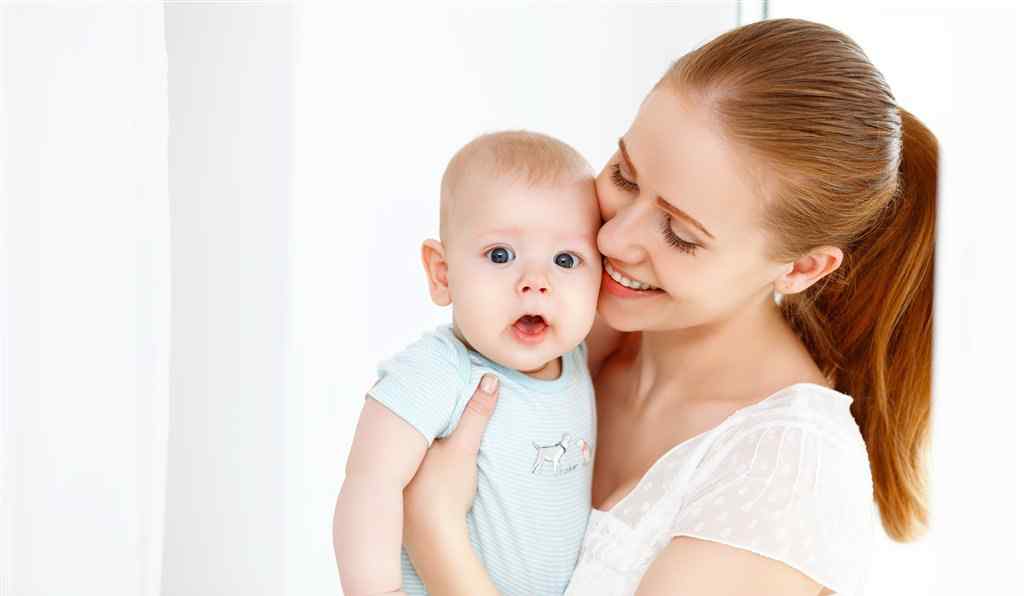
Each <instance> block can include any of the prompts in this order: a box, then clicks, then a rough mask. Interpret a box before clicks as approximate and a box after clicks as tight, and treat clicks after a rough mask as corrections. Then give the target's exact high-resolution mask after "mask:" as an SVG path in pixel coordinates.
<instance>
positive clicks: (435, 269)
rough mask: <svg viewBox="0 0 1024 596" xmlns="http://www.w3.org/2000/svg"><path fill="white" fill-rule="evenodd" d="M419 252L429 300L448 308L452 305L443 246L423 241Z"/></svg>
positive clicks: (435, 242)
mask: <svg viewBox="0 0 1024 596" xmlns="http://www.w3.org/2000/svg"><path fill="white" fill-rule="evenodd" d="M420 252H421V257H422V259H423V270H424V271H425V272H426V274H427V284H428V286H429V288H430V299H431V300H433V301H434V304H436V305H438V306H448V305H449V304H451V303H452V296H451V292H450V291H449V289H448V261H447V260H445V256H444V245H443V244H441V243H440V242H438V241H437V240H433V239H428V240H424V241H423V246H422V247H421V248H420Z"/></svg>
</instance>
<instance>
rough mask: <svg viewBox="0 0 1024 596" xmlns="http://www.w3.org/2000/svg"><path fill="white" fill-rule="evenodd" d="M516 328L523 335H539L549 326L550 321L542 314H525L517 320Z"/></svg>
mask: <svg viewBox="0 0 1024 596" xmlns="http://www.w3.org/2000/svg"><path fill="white" fill-rule="evenodd" d="M515 328H516V329H518V330H519V332H520V333H522V334H523V335H528V336H529V335H539V334H541V333H544V330H545V329H547V328H548V323H547V321H545V320H544V317H542V316H540V315H523V316H521V317H519V319H518V320H517V321H516V323H515Z"/></svg>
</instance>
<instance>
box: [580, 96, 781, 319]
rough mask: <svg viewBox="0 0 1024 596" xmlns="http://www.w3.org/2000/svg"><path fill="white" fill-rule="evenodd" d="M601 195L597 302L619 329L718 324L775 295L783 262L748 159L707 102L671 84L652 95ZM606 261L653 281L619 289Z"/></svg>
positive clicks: (611, 165)
mask: <svg viewBox="0 0 1024 596" xmlns="http://www.w3.org/2000/svg"><path fill="white" fill-rule="evenodd" d="M597 194H598V201H599V204H600V208H601V217H602V219H603V220H604V222H605V223H604V225H603V226H602V227H601V229H600V231H599V233H598V236H597V245H598V248H599V250H600V251H601V253H602V254H603V255H604V256H605V273H604V274H603V277H602V284H601V294H600V298H599V300H598V310H599V312H600V313H601V315H602V316H603V317H604V319H605V320H606V321H607V322H608V323H609V324H610V325H611V326H612V327H614V328H616V329H619V330H621V331H637V330H648V331H650V330H671V329H686V328H694V327H698V326H705V325H714V324H715V323H718V322H721V321H724V320H726V319H728V318H730V317H731V316H732V315H733V314H735V313H737V312H739V311H740V310H742V309H744V308H756V307H759V306H762V305H763V304H764V302H765V301H766V300H771V296H772V289H773V282H774V281H775V280H776V279H777V278H779V277H780V276H781V275H783V274H785V272H786V271H787V268H788V265H787V264H786V263H779V262H775V261H772V260H770V259H769V258H768V257H767V254H766V247H767V244H766V242H767V238H766V236H765V233H764V231H763V230H762V228H761V216H760V213H761V209H762V204H761V200H760V199H759V198H758V196H757V194H756V193H755V191H754V183H753V177H752V174H751V172H750V168H749V163H748V162H747V161H745V159H744V158H743V156H741V155H740V154H739V153H738V152H737V151H736V150H735V149H734V148H733V147H731V146H730V145H729V144H727V143H726V141H725V139H723V138H722V137H721V136H720V135H719V133H718V132H717V131H716V129H715V127H714V124H713V123H712V121H711V120H710V114H709V113H708V112H707V111H706V110H705V109H704V108H702V107H700V106H697V105H695V104H694V103H691V102H689V101H687V100H685V99H684V98H682V97H681V96H680V95H678V94H676V93H674V92H672V91H669V90H667V89H661V88H658V89H655V90H654V91H652V92H651V94H650V95H648V97H647V99H646V100H645V101H644V103H643V104H642V105H641V106H640V110H639V112H638V113H637V115H636V119H635V120H634V121H633V124H632V125H631V126H630V128H629V130H628V131H627V132H626V134H625V135H624V136H623V137H622V139H621V143H620V148H619V150H618V151H616V152H615V154H614V155H613V156H612V157H611V159H610V160H609V162H608V164H607V165H605V167H604V169H603V170H602V171H601V172H600V174H599V175H598V177H597ZM609 265H610V266H611V267H612V268H614V269H615V270H617V271H618V273H621V274H625V275H626V276H627V277H629V278H631V279H632V280H635V281H637V282H642V283H646V284H648V285H650V286H655V287H656V288H657V289H654V290H646V291H644V290H634V289H627V288H624V287H623V285H622V284H620V283H618V282H616V281H615V280H614V279H613V278H614V276H611V275H609V273H608V272H607V270H608V266H609ZM616 275H618V274H616ZM627 283H629V282H627ZM631 285H634V286H636V285H637V284H635V283H632V284H631ZM641 287H643V286H641Z"/></svg>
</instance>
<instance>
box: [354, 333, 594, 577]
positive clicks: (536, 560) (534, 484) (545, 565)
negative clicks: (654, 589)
mask: <svg viewBox="0 0 1024 596" xmlns="http://www.w3.org/2000/svg"><path fill="white" fill-rule="evenodd" d="M486 372H492V373H494V374H495V375H497V377H498V380H499V385H498V393H499V394H498V402H497V407H496V408H495V411H494V415H493V416H492V418H491V420H490V422H488V424H487V430H486V431H485V432H484V436H483V441H482V442H481V444H480V456H479V457H478V458H477V494H476V497H475V498H474V500H473V508H472V509H471V510H470V512H469V514H468V516H467V521H468V525H469V537H470V542H471V543H472V545H473V548H474V550H476V552H477V554H478V555H479V556H480V559H481V561H482V562H483V565H484V567H486V568H487V571H488V573H489V574H490V576H491V579H492V580H493V581H494V583H495V584H496V586H497V588H498V590H499V591H500V592H501V594H503V595H504V596H515V595H522V596H548V595H551V596H554V595H561V594H562V593H563V592H564V591H565V588H566V586H567V585H568V583H569V578H570V577H571V576H572V570H573V568H574V567H575V566H576V557H577V554H578V553H579V549H580V544H581V543H582V541H583V534H584V531H585V530H586V528H587V519H588V517H589V515H590V481H591V477H592V474H593V454H594V448H595V442H594V439H595V435H596V432H597V425H596V418H595V411H594V410H595V403H594V386H593V384H592V383H591V380H590V374H589V372H588V370H587V357H586V344H585V343H581V344H580V345H579V346H577V347H576V348H575V349H573V350H572V351H571V352H569V353H567V354H565V355H564V356H562V375H561V376H560V377H559V378H557V379H554V380H550V381H544V380H538V379H534V378H532V377H530V376H528V375H526V374H524V373H522V372H519V371H517V370H514V369H510V368H507V367H505V366H502V365H500V364H498V363H496V362H493V361H492V360H490V359H488V358H487V357H485V356H483V355H481V354H480V353H478V352H476V351H474V350H471V349H469V348H467V347H466V345H465V344H463V343H462V342H461V341H459V339H458V338H457V337H456V336H455V335H454V333H453V332H452V327H451V325H450V324H447V325H440V326H438V327H437V328H436V329H435V330H434V331H432V332H430V333H425V334H424V335H423V336H422V337H421V338H420V339H418V340H416V341H415V342H413V343H412V344H410V345H409V346H407V347H406V348H405V349H404V350H402V351H401V352H399V353H398V354H396V355H395V356H393V357H392V358H390V359H388V360H385V361H383V362H381V363H380V364H379V365H378V375H379V376H380V379H379V380H378V382H377V384H376V385H374V387H373V388H372V389H371V390H370V391H369V397H372V398H374V399H376V400H377V401H379V402H380V403H382V404H384V405H385V406H386V407H387V408H388V409H390V410H392V411H393V412H395V413H396V414H397V415H398V416H400V417H401V418H403V419H404V420H406V421H407V422H409V423H410V424H411V425H412V426H414V427H415V428H416V429H417V430H419V431H420V432H421V433H422V434H423V436H424V437H425V438H426V441H427V444H428V445H430V444H431V443H433V441H434V439H435V438H437V437H446V436H448V435H449V434H451V432H452V431H453V430H454V429H455V425H456V424H457V423H458V421H459V418H460V416H461V415H462V411H463V409H464V408H465V406H466V402H468V401H469V398H470V397H472V395H473V391H474V390H475V389H476V386H477V384H478V383H479V381H480V377H481V376H483V374H484V373H486ZM380 447H381V448H383V449H386V448H387V445H381V446H380ZM402 589H403V590H404V591H405V592H407V593H409V594H410V595H414V594H426V593H427V591H426V589H425V588H424V586H423V583H422V581H420V578H419V576H417V575H416V572H415V570H414V569H413V567H412V564H411V563H410V561H409V557H408V555H407V553H406V551H405V548H403V549H402Z"/></svg>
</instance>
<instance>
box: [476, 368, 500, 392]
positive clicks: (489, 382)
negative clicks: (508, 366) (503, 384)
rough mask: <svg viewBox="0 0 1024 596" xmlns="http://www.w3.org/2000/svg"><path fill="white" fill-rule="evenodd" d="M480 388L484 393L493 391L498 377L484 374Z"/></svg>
mask: <svg viewBox="0 0 1024 596" xmlns="http://www.w3.org/2000/svg"><path fill="white" fill-rule="evenodd" d="M480 388H481V389H483V390H484V393H487V394H491V393H494V390H495V389H497V388H498V377H496V376H494V375H492V374H490V373H487V374H486V375H484V381H483V383H480Z"/></svg>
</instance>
